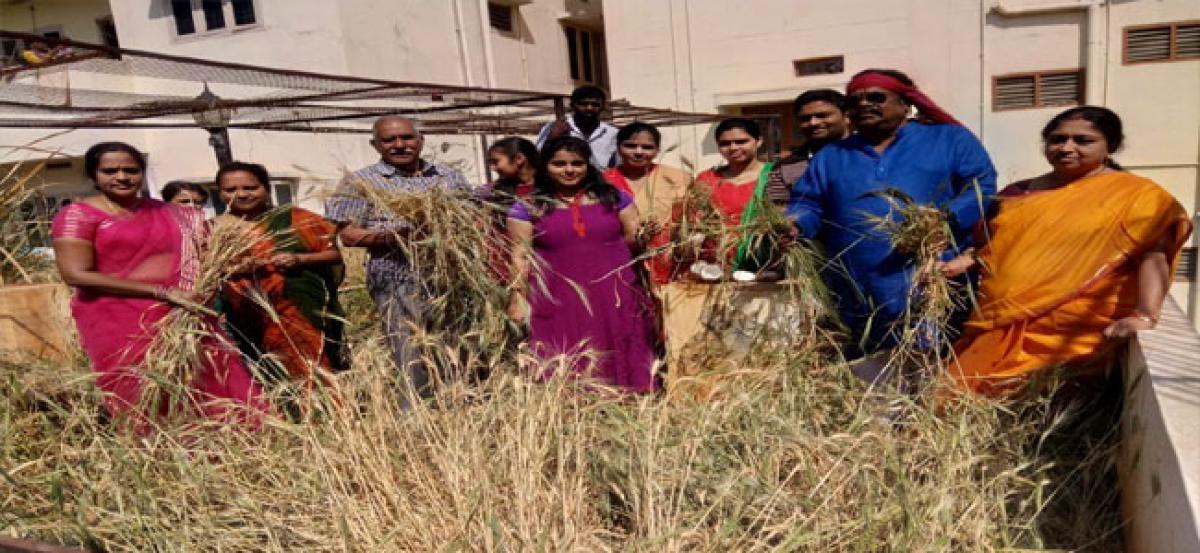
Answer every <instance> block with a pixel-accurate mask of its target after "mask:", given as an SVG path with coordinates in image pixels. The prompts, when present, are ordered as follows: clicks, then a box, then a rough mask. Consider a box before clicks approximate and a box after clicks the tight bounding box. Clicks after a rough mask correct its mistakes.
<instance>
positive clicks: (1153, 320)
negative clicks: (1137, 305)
mask: <svg viewBox="0 0 1200 553" xmlns="http://www.w3.org/2000/svg"><path fill="white" fill-rule="evenodd" d="M1133 316H1134V317H1137V318H1139V319H1141V320H1143V321H1146V322H1148V323H1150V324H1152V325H1157V324H1158V317H1155V316H1154V315H1150V314H1147V313H1146V312H1144V311H1134V312H1133Z"/></svg>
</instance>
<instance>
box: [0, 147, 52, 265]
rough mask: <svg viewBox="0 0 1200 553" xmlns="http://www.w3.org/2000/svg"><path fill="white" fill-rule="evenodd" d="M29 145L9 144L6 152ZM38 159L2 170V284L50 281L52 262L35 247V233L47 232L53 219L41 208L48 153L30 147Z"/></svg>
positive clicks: (0, 233)
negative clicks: (42, 181) (18, 146)
mask: <svg viewBox="0 0 1200 553" xmlns="http://www.w3.org/2000/svg"><path fill="white" fill-rule="evenodd" d="M24 150H27V148H6V151H5V152H4V153H5V154H7V155H11V154H19V153H22V152H23V151H24ZM29 153H30V155H32V156H34V158H35V159H33V160H30V161H21V162H17V163H14V164H13V165H12V166H11V167H10V168H8V169H6V170H3V171H0V285H4V284H17V283H23V284H32V283H37V282H47V281H49V280H51V279H52V278H53V277H52V275H53V267H52V263H50V262H49V260H48V259H47V258H45V257H44V256H41V255H38V254H37V253H36V252H34V251H33V249H32V248H33V247H35V246H38V245H39V244H37V243H35V241H34V237H35V236H48V235H49V233H50V221H49V217H48V216H47V214H46V213H43V212H42V211H41V210H40V209H38V206H39V202H38V200H39V199H40V197H39V195H38V192H39V189H40V187H41V186H40V177H41V174H42V170H43V169H45V167H46V163H47V162H49V161H50V158H49V157H45V156H44V155H43V154H39V153H38V152H35V151H32V150H30V152H29Z"/></svg>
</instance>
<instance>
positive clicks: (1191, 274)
mask: <svg viewBox="0 0 1200 553" xmlns="http://www.w3.org/2000/svg"><path fill="white" fill-rule="evenodd" d="M1176 263H1177V266H1176V268H1175V282H1191V281H1193V280H1196V247H1195V246H1192V247H1189V248H1184V249H1182V250H1179V261H1177V262H1176Z"/></svg>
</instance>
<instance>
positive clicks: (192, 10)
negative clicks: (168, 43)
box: [169, 0, 258, 36]
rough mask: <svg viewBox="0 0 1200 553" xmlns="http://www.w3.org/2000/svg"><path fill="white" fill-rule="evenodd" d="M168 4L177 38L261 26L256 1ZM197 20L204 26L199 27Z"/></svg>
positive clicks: (190, 0)
mask: <svg viewBox="0 0 1200 553" xmlns="http://www.w3.org/2000/svg"><path fill="white" fill-rule="evenodd" d="M169 1H170V6H171V15H172V16H173V17H174V18H175V35H176V36H188V35H195V34H209V33H218V32H227V31H232V30H237V29H240V28H246V27H253V26H255V25H257V24H258V10H257V9H256V7H255V3H254V2H255V0H169ZM197 21H203V22H204V25H203V27H200V26H198V25H197V24H196V22H197ZM230 21H232V22H233V25H230V24H229V22H230Z"/></svg>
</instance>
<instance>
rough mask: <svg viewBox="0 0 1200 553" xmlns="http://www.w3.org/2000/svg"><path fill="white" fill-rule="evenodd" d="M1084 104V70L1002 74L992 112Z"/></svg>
mask: <svg viewBox="0 0 1200 553" xmlns="http://www.w3.org/2000/svg"><path fill="white" fill-rule="evenodd" d="M1082 103H1083V70H1082V69H1068V70H1061V71H1040V72H1035V73H1019V74H1015V75H1001V76H998V77H995V79H994V80H993V82H992V111H1004V110H1010V109H1029V108H1042V107H1050V106H1071V105H1077V104H1082Z"/></svg>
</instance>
